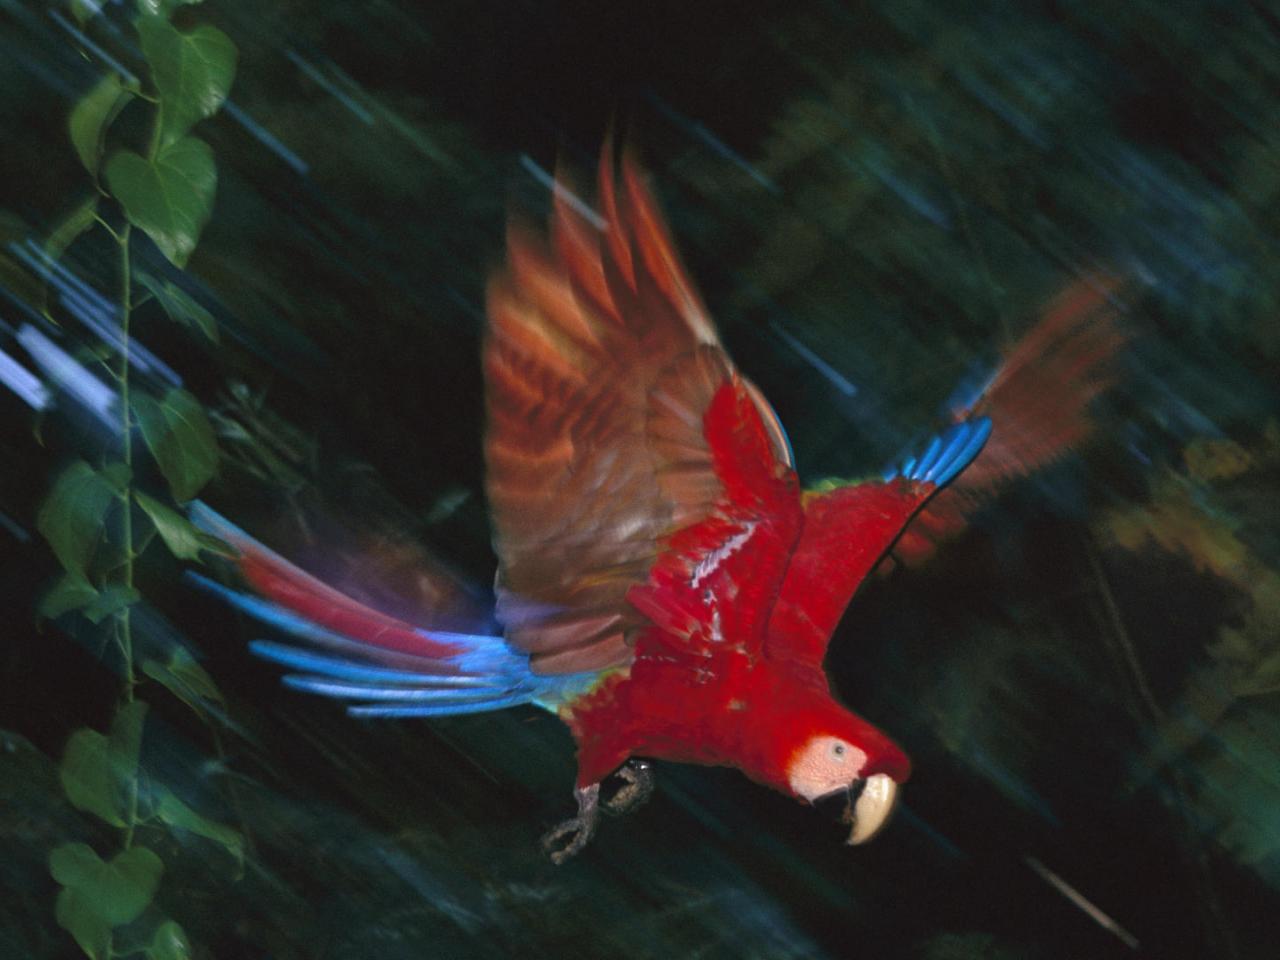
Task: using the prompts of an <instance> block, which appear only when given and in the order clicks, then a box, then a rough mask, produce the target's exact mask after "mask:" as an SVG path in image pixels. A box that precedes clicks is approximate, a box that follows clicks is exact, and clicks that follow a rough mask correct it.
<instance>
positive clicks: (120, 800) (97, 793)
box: [58, 700, 147, 827]
mask: <svg viewBox="0 0 1280 960" xmlns="http://www.w3.org/2000/svg"><path fill="white" fill-rule="evenodd" d="M146 712H147V705H146V704H145V703H144V702H143V701H141V700H134V701H131V702H130V703H127V704H125V705H124V706H123V707H121V708H120V709H119V710H118V711H117V712H116V715H115V719H114V720H113V721H112V723H111V733H110V735H109V736H103V735H102V734H101V733H98V731H96V730H90V729H89V728H87V727H85V728H82V729H80V730H77V731H76V732H75V733H73V734H71V736H70V738H68V740H67V746H66V749H65V750H63V752H62V763H61V764H60V765H59V766H58V776H59V779H60V780H61V781H62V789H63V791H65V793H66V795H67V799H68V800H70V801H71V805H72V806H74V807H76V808H77V809H80V810H85V811H88V812H89V813H92V814H94V815H95V816H98V817H101V818H102V819H103V820H105V821H106V822H107V823H109V824H111V825H112V826H116V827H123V826H124V825H125V823H124V812H125V800H124V797H125V791H126V789H127V788H128V786H129V784H130V783H131V782H132V781H133V779H134V778H135V777H136V776H137V772H138V755H139V752H140V750H141V747H142V725H143V720H144V719H145V717H146Z"/></svg>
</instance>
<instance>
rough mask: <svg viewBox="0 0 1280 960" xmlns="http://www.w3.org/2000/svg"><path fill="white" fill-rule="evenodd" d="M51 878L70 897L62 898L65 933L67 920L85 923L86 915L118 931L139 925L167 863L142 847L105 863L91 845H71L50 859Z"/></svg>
mask: <svg viewBox="0 0 1280 960" xmlns="http://www.w3.org/2000/svg"><path fill="white" fill-rule="evenodd" d="M49 872H50V873H51V874H53V878H54V879H55V880H57V881H58V883H60V884H62V886H63V888H64V890H63V893H65V894H67V895H68V896H67V897H65V898H63V897H61V896H60V897H59V900H60V901H62V904H61V906H60V908H59V918H58V922H59V923H60V924H61V925H62V926H63V927H66V928H67V929H71V928H70V927H69V926H68V925H67V924H66V923H64V922H63V919H64V916H65V917H66V918H67V919H72V918H76V919H83V918H82V917H81V916H80V915H81V914H84V913H90V914H94V915H96V916H97V917H98V918H99V919H101V920H102V921H103V922H104V923H105V924H106V925H107V926H108V927H118V926H120V925H121V924H125V923H130V922H132V921H134V920H136V919H138V917H139V916H141V915H142V911H143V910H145V909H146V908H147V904H149V903H150V902H151V900H152V898H153V897H155V895H156V887H157V886H158V885H159V883H160V874H161V873H163V872H164V863H163V862H162V861H161V860H160V858H159V857H157V856H156V855H155V854H154V853H152V852H151V851H150V850H148V849H147V848H146V847H142V846H132V847H130V848H129V849H128V850H122V851H121V852H120V853H118V854H116V855H115V856H114V857H112V858H111V859H110V860H108V861H103V860H102V858H101V857H99V856H98V855H97V854H96V853H95V852H94V851H93V849H92V848H91V847H89V846H88V845H87V844H83V843H67V844H63V845H62V846H60V847H58V848H57V849H55V850H54V851H53V852H52V853H51V854H50V855H49ZM72 933H73V935H74V931H72ZM77 939H79V938H78V937H77ZM82 946H83V945H82ZM86 952H88V951H87V950H86ZM91 955H92V954H91Z"/></svg>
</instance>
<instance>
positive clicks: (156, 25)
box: [138, 16, 236, 149]
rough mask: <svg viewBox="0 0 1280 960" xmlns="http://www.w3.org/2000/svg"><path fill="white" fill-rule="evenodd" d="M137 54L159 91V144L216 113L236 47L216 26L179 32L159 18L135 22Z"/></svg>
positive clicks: (226, 87)
mask: <svg viewBox="0 0 1280 960" xmlns="http://www.w3.org/2000/svg"><path fill="white" fill-rule="evenodd" d="M138 36H139V37H140V38H141V40H142V53H143V55H144V56H145V57H146V58H147V63H149V64H150V65H151V76H152V79H154V80H155V84H156V89H157V90H158V91H159V92H160V147H161V149H163V148H165V147H168V146H169V145H170V144H173V143H176V142H177V141H178V140H180V139H181V138H182V137H184V136H185V135H186V133H187V131H188V130H190V129H191V128H192V126H194V125H195V124H196V123H198V122H199V121H201V120H203V119H204V118H205V117H211V116H213V115H214V114H215V113H217V112H218V108H219V107H221V106H222V103H223V101H224V100H226V99H227V92H228V91H229V90H230V89H231V81H232V79H233V78H234V77H235V74H236V45H235V44H234V43H232V42H231V39H230V38H229V37H228V36H227V35H226V34H225V33H223V32H222V31H221V30H219V29H218V28H217V27H211V26H208V25H206V26H202V27H196V28H195V29H194V30H192V31H191V32H190V33H183V32H182V31H180V30H178V29H177V28H175V27H174V26H173V24H171V23H169V21H168V20H166V19H165V18H164V17H162V16H144V17H142V18H140V19H139V20H138Z"/></svg>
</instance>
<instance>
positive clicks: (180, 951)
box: [147, 920, 191, 960]
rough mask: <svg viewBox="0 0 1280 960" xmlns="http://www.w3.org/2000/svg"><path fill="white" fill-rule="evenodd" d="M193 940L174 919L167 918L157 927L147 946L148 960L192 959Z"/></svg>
mask: <svg viewBox="0 0 1280 960" xmlns="http://www.w3.org/2000/svg"><path fill="white" fill-rule="evenodd" d="M190 957H191V942H190V941H189V940H188V939H187V934H186V932H185V931H184V930H183V929H182V927H180V926H178V925H177V924H176V923H174V922H173V921H172V920H166V921H165V922H164V923H162V924H160V926H158V927H157V928H156V933H155V936H154V937H152V938H151V946H149V947H147V960H190Z"/></svg>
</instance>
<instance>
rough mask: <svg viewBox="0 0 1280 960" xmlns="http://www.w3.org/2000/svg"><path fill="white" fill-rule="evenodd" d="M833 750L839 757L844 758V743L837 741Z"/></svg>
mask: <svg viewBox="0 0 1280 960" xmlns="http://www.w3.org/2000/svg"><path fill="white" fill-rule="evenodd" d="M831 752H832V753H833V754H835V755H836V756H837V757H840V758H841V759H844V744H843V743H837V744H836V745H835V746H833V747H832V748H831Z"/></svg>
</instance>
